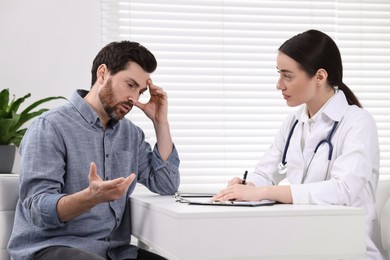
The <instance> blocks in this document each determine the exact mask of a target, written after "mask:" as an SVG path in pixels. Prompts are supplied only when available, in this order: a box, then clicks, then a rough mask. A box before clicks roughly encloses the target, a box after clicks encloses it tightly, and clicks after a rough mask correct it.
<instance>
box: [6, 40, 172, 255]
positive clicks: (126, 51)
mask: <svg viewBox="0 0 390 260" xmlns="http://www.w3.org/2000/svg"><path fill="white" fill-rule="evenodd" d="M156 67H157V62H156V59H155V57H154V56H153V54H152V53H150V52H149V51H148V50H147V49H146V48H145V47H143V46H141V45H140V44H138V43H136V42H129V41H122V42H113V43H110V44H108V45H107V46H105V47H104V48H103V49H102V50H101V51H100V52H99V53H98V55H97V56H96V58H95V60H94V62H93V66H92V87H91V89H90V91H89V92H88V91H85V90H77V91H76V92H75V93H74V94H73V96H72V97H71V99H70V102H69V103H68V104H65V105H64V106H61V107H59V108H57V109H53V110H51V111H49V112H47V113H45V114H44V115H42V116H41V117H39V118H38V119H37V120H35V121H34V122H33V124H32V125H31V126H30V127H29V129H28V131H27V133H26V135H25V137H24V139H23V141H22V144H21V149H20V151H21V168H20V185H21V186H20V200H19V202H18V204H17V208H16V214H15V223H14V229H13V231H12V235H11V239H10V242H9V245H8V251H9V253H10V255H11V257H12V259H14V260H19V259H23V260H25V259H33V260H38V259H39V260H45V259H67V260H68V259H114V260H118V259H164V258H162V257H161V256H158V255H156V254H154V253H151V252H148V251H145V250H142V249H139V248H137V247H136V246H134V245H130V234H131V220H130V212H129V199H128V197H129V196H130V194H131V193H132V191H133V190H134V188H135V185H136V182H140V183H142V184H144V185H145V186H146V187H147V188H148V189H149V190H151V191H152V192H155V193H158V194H162V195H168V194H174V193H175V192H176V191H177V189H178V186H179V170H178V167H179V157H178V154H177V151H176V149H175V146H174V145H173V143H172V139H171V134H170V131H169V123H168V119H167V113H168V112H167V108H168V101H167V94H166V93H165V92H164V90H163V89H161V88H160V87H158V86H155V85H154V84H153V82H152V80H151V79H150V73H152V72H153V71H154V70H155V69H156ZM147 90H149V93H150V100H149V101H148V102H147V103H145V104H144V103H141V102H139V101H138V99H139V97H140V95H141V94H142V93H144V92H145V91H147ZM133 106H136V107H138V108H139V109H141V110H142V111H143V112H144V113H145V114H146V116H147V117H148V118H150V120H151V121H152V122H153V125H154V128H155V132H156V137H157V144H156V146H155V147H154V149H153V150H151V147H150V145H149V144H148V143H146V142H145V136H144V133H143V132H142V130H141V129H140V128H138V127H137V126H135V125H134V124H133V123H132V122H131V121H130V120H128V119H125V118H124V117H125V115H126V114H127V113H128V112H129V111H130V110H131V109H132V108H133Z"/></svg>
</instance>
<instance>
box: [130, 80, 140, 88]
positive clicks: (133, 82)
mask: <svg viewBox="0 0 390 260" xmlns="http://www.w3.org/2000/svg"><path fill="white" fill-rule="evenodd" d="M127 81H128V82H131V83H132V84H134V85H135V86H136V87H137V88H138V87H139V83H138V82H137V81H136V80H134V79H132V78H129V79H127Z"/></svg>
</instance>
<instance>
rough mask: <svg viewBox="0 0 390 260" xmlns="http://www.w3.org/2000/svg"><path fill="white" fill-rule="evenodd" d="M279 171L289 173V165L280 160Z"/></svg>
mask: <svg viewBox="0 0 390 260" xmlns="http://www.w3.org/2000/svg"><path fill="white" fill-rule="evenodd" d="M278 172H279V174H286V173H287V166H286V164H284V163H282V162H280V163H279V164H278Z"/></svg>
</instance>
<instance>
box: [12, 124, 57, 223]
mask: <svg viewBox="0 0 390 260" xmlns="http://www.w3.org/2000/svg"><path fill="white" fill-rule="evenodd" d="M60 140H61V139H60V138H58V136H57V133H56V131H55V129H54V128H53V127H52V125H51V124H50V123H49V122H48V121H47V120H45V119H44V118H38V119H36V120H35V121H34V122H33V124H32V125H31V126H30V127H29V129H28V131H27V132H26V134H25V136H24V138H23V141H22V144H21V147H20V152H21V155H22V156H21V168H20V177H21V188H20V200H21V202H22V204H23V206H24V208H25V209H26V210H27V211H28V212H29V215H30V217H31V220H32V221H33V224H34V225H36V226H39V227H42V228H56V227H59V226H62V225H63V223H61V222H60V221H59V218H58V215H57V202H58V200H59V199H60V198H61V197H62V196H63V195H64V194H60V191H61V187H62V186H63V175H64V163H61V162H63V161H64V159H63V158H64V155H63V149H62V148H61V147H60V146H61V141H60Z"/></svg>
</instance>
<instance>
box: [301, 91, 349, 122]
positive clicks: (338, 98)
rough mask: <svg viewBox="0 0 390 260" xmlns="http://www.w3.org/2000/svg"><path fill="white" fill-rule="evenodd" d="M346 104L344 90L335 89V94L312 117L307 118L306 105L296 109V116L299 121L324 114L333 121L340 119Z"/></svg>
mask: <svg viewBox="0 0 390 260" xmlns="http://www.w3.org/2000/svg"><path fill="white" fill-rule="evenodd" d="M348 106H349V105H348V102H347V98H346V97H345V94H344V92H343V91H341V90H336V93H335V95H333V97H331V98H330V99H329V100H328V101H327V102H326V103H325V104H324V105H323V106H322V107H321V108H320V110H319V111H318V112H317V113H316V114H315V115H314V116H313V117H312V118H310V119H309V116H308V115H307V108H306V105H303V106H302V107H301V108H300V109H299V110H298V112H297V118H298V119H299V121H301V122H307V121H309V120H312V121H315V120H316V119H317V118H319V117H320V115H325V116H327V117H328V118H330V119H331V120H333V121H340V120H341V118H342V117H343V116H344V114H345V111H346V110H347V108H348Z"/></svg>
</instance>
